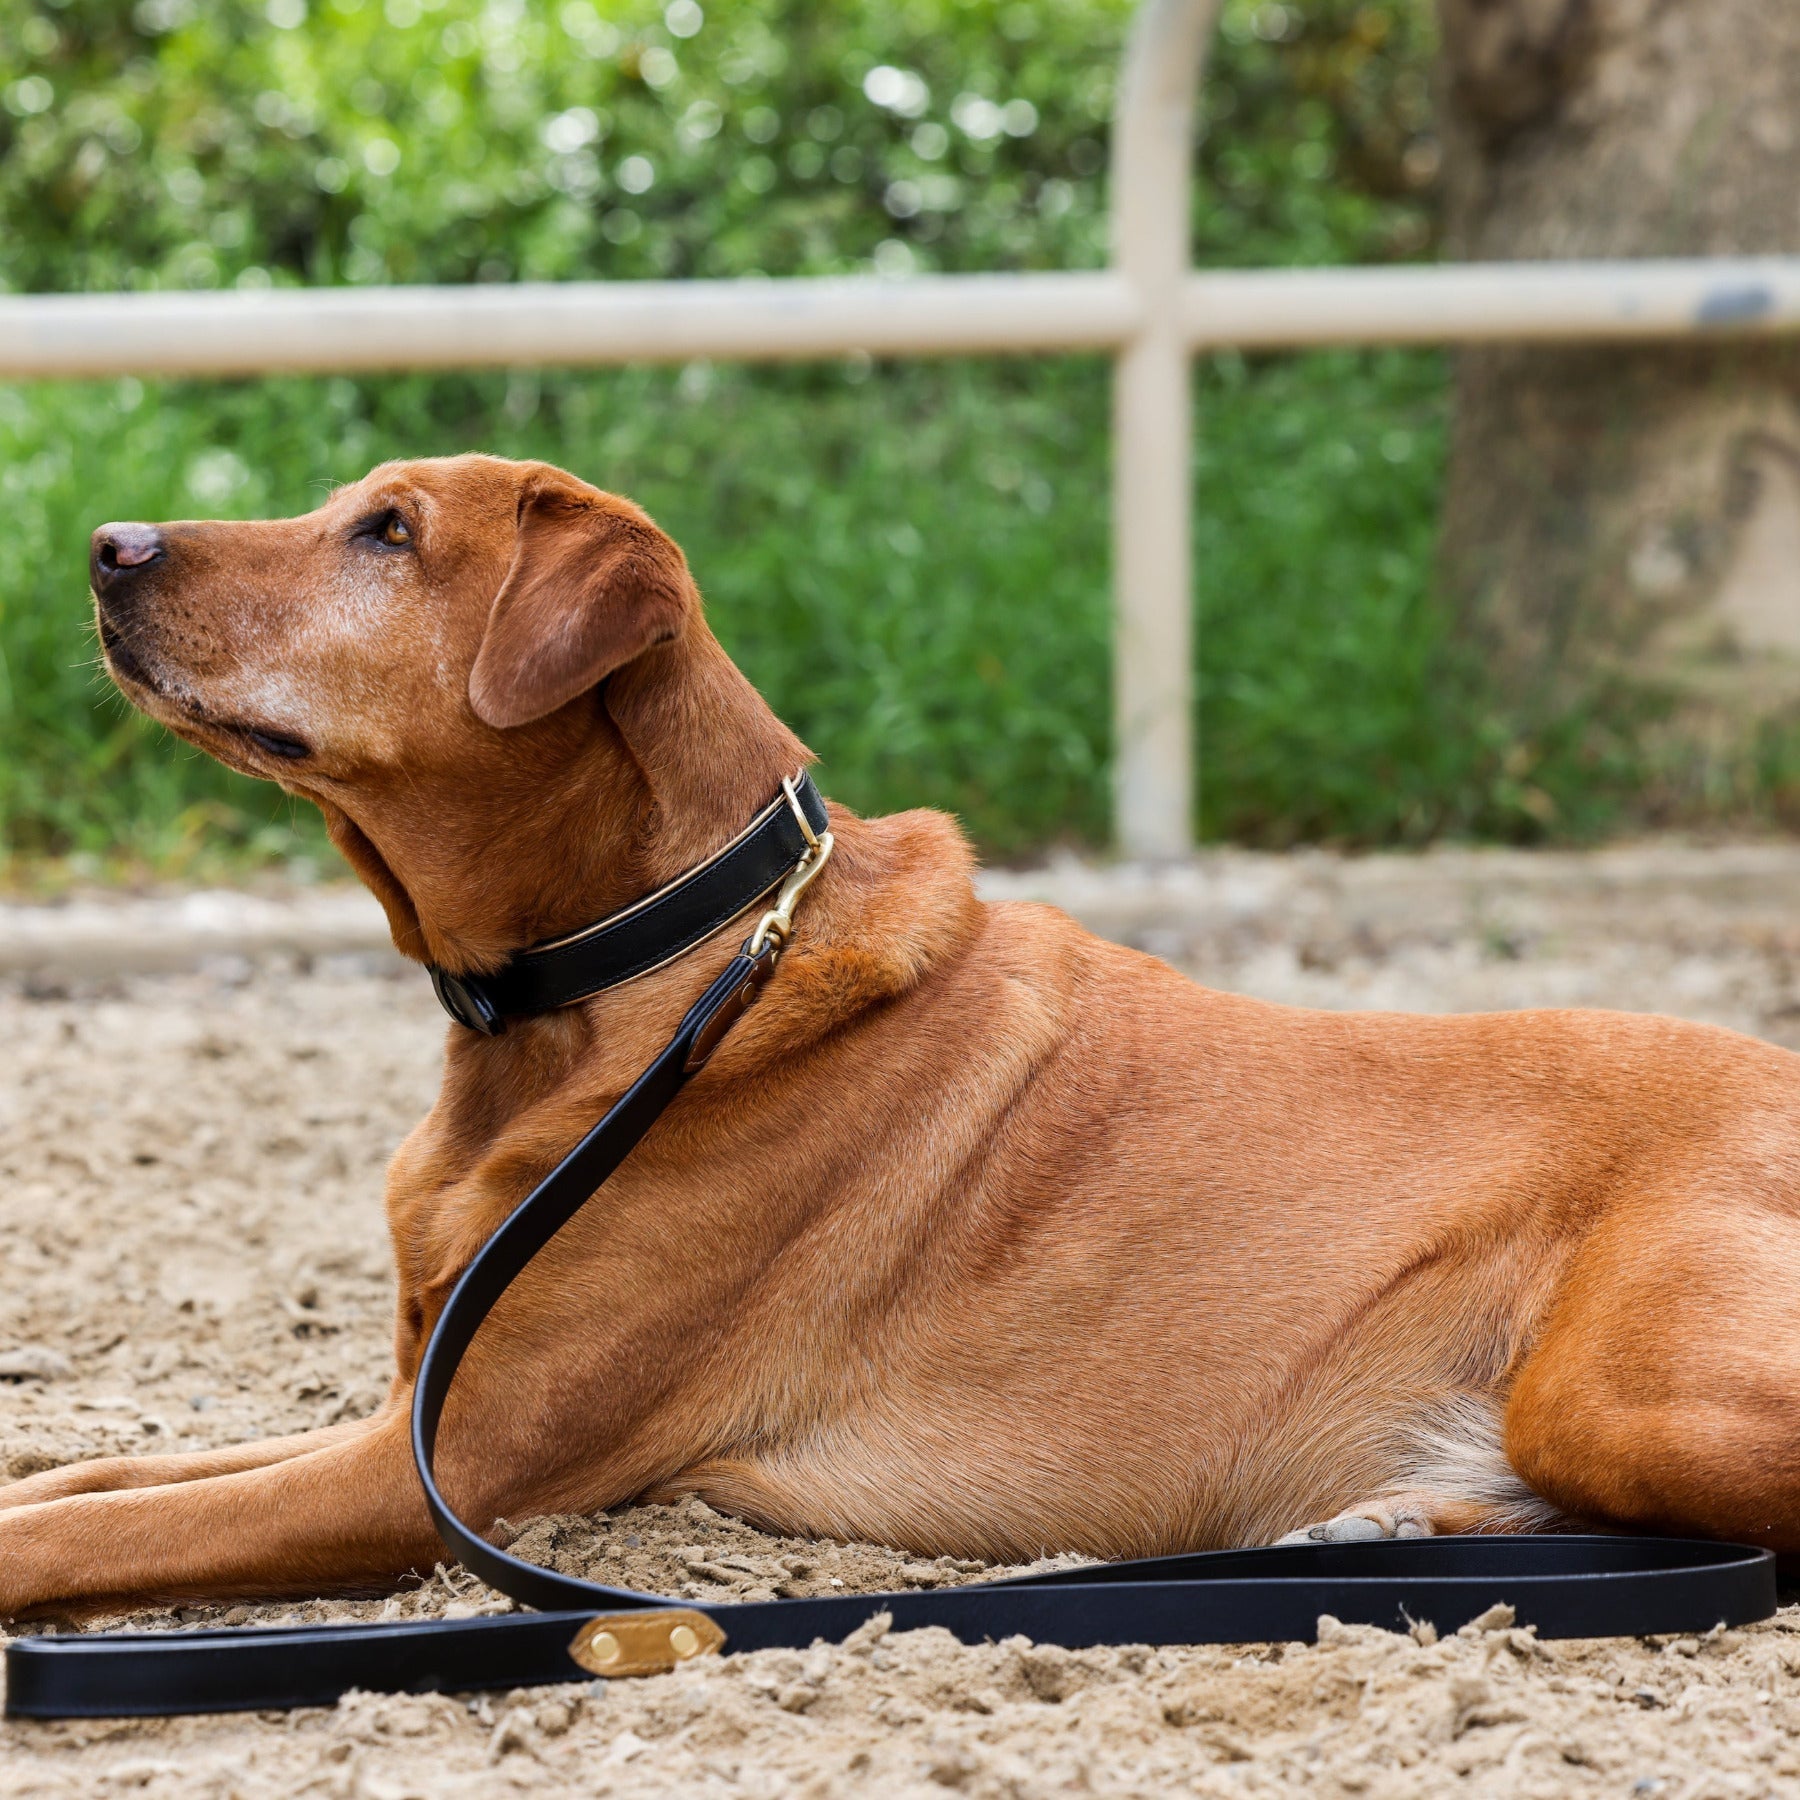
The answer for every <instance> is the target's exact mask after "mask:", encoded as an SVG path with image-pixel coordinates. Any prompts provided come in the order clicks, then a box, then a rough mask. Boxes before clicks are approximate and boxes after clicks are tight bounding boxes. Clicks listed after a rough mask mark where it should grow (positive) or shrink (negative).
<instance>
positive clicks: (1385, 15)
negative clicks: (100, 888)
mask: <svg viewBox="0 0 1800 1800" xmlns="http://www.w3.org/2000/svg"><path fill="white" fill-rule="evenodd" d="M1129 15H1130V8H1129V6H1128V5H1127V4H1125V3H1124V0H887V3H883V4H872V3H867V0H830V3H829V4H827V3H826V0H807V3H805V4H800V3H796V0H668V4H667V5H655V4H619V3H617V0H600V3H599V4H595V3H594V0H568V3H567V4H560V5H559V4H551V3H532V4H527V3H525V0H481V3H479V4H478V3H475V0H385V3H383V0H266V3H258V4H248V3H246V0H204V3H202V0H137V4H136V5H135V6H127V5H122V4H118V3H116V0H0V218H3V220H4V230H3V231H0V286H3V287H4V288H6V289H10V290H13V291H19V292H45V291H76V290H120V289H155V288H171V289H173V288H183V289H186V288H210V287H238V288H256V287H267V286H272V285H281V286H291V285H306V284H337V283H352V284H386V283H409V282H506V281H513V280H520V279H530V280H545V279H565V278H578V277H579V278H603V279H621V280H624V279H631V278H638V277H662V278H679V277H684V276H709V277H730V276H757V275H769V276H779V275H790V274H825V273H834V272H846V273H850V272H870V271H874V272H878V273H881V274H887V275H900V274H905V273H910V272H914V271H929V270H957V271H965V270H966V271H977V270H988V269H1056V268H1073V269H1081V268H1094V267H1099V266H1101V265H1102V264H1103V263H1104V262H1105V260H1106V199H1107V163H1108V131H1109V122H1110V114H1111V108H1112V104H1113V87H1114V81H1115V77H1116V73H1117V68H1118V61H1119V53H1120V48H1121V45H1122V43H1123V39H1124V35H1125V31H1126V28H1127V25H1128V22H1129ZM1796 95H1800V27H1796V26H1794V25H1793V24H1792V22H1791V21H1790V20H1789V19H1787V18H1785V17H1784V16H1783V11H1782V8H1781V6H1780V5H1779V4H1778V3H1776V0H1721V3H1720V4H1717V5H1713V6H1710V7H1707V8H1704V9H1703V8H1702V7H1701V6H1700V5H1699V4H1698V0H1670V3H1668V4H1665V5H1663V6H1661V7H1651V8H1645V7H1643V6H1641V5H1627V4H1626V3H1625V0H1589V3H1585V4H1584V3H1582V0H1533V3H1530V4H1527V3H1526V0H1441V4H1440V5H1438V6H1433V5H1432V4H1431V3H1430V0H1293V3H1291V4H1281V3H1276V0H1226V5H1225V7H1224V12H1223V21H1222V31H1221V34H1220V36H1219V38H1218V40H1217V42H1216V43H1215V45H1214V48H1213V54H1212V60H1211V64H1210V67H1209V70H1208V74H1207V77H1206V81H1205V86H1204V94H1203V101H1202V113H1203V118H1204V125H1203V128H1202V137H1201V142H1200V143H1199V146H1198V150H1197V156H1198V163H1197V167H1198V171H1199V178H1198V183H1197V190H1196V200H1195V210H1194V219H1193V233H1194V256H1195V261H1196V263H1197V264H1199V265H1201V266H1208V265H1211V266H1224V265H1264V264H1312V265H1318V264H1342V263H1371V262H1384V261H1387V262H1393V261H1428V260H1434V259H1437V258H1439V257H1447V256H1456V257H1482V258H1509V257H1543V256H1554V257H1566V256H1630V255H1644V254H1658V255H1685V254H1702V253H1716V252H1723V251H1746V252H1753V251H1764V250H1768V251H1778V250H1786V249H1791V248H1793V247H1794V245H1795V240H1796V239H1797V238H1800V211H1797V210H1796V201H1795V198H1794V195H1795V193H1796V192H1797V191H1800V187H1797V186H1796V184H1795V182H1794V180H1793V176H1794V173H1795V165H1796V159H1795V146H1796V137H1795V126H1794V124H1793V123H1792V120H1793V118H1794V117H1795V109H1794V106H1793V104H1792V103H1793V100H1794V98H1795V97H1796ZM1796 386H1797V383H1796V364H1795V359H1794V353H1793V352H1792V351H1791V350H1790V349H1789V348H1788V346H1787V345H1786V344H1785V343H1783V342H1777V341H1774V340H1763V341H1755V342H1749V341H1746V342H1739V343H1735V344H1716V345H1708V346H1705V347H1703V348H1696V347H1692V346H1689V347H1684V348H1671V347H1661V346H1658V347H1650V348H1637V349H1629V350H1627V349H1616V350H1615V349H1591V348H1590V349H1582V350H1555V349H1543V348H1538V349H1531V350H1524V349H1517V350H1512V349H1484V350H1478V351H1466V352H1463V353H1461V354H1460V355H1456V356H1452V355H1448V354H1445V353H1442V352H1438V351H1380V352H1360V351H1359V352H1336V351H1334V352H1330V353H1315V354H1305V355H1279V356H1273V355H1271V356H1261V355H1259V356H1254V357H1246V356H1243V355H1238V354H1225V355H1218V356H1214V357H1211V358H1208V359H1206V360H1205V361H1203V362H1202V363H1201V364H1200V365H1199V368H1198V371H1197V378H1196V393H1197V400H1198V443H1197V454H1196V458H1195V465H1194V469H1193V481H1194V486H1195V496H1196V498H1195V510H1196V539H1195V564H1196V582H1195V594H1194V601H1195V606H1196V609H1197V617H1198V621H1199V630H1198V640H1199V647H1200V651H1199V659H1198V694H1199V700H1198V736H1199V744H1200V759H1201V769H1202V771H1203V773H1202V778H1201V784H1200V801H1199V817H1198V821H1197V824H1198V829H1199V831H1200V834H1201V835H1202V837H1203V838H1205V839H1209V840H1215V841H1216V840H1221V839H1224V840H1234V841H1238V842H1242V843H1248V844H1254V845H1264V846H1273V847H1282V846H1287V845H1291V844H1295V843H1301V842H1326V843H1333V844H1338V845H1343V846H1351V847H1362V846H1378V845H1408V844H1421V843H1425V842H1429V841H1432V840H1435V839H1441V838H1445V837H1451V838H1478V839H1489V840H1500V841H1509V842H1535V841H1541V840H1583V839H1592V838H1595V837H1598V836H1602V835H1604V834H1607V833H1613V832H1619V831H1624V830H1634V829H1639V828H1643V827H1645V826H1666V825H1671V824H1674V825H1682V826H1704V827H1717V826H1729V827H1731V828H1733V829H1743V828H1745V827H1754V828H1762V829H1771V828H1772V829H1782V828H1786V827H1787V826H1789V825H1790V824H1792V823H1794V822H1796V821H1800V678H1796V676H1795V675H1794V673H1793V671H1795V670H1800V422H1797V418H1796V410H1795V390H1796ZM1108 396H1109V364H1108V362H1107V360H1106V359H1105V358H1102V357H1063V358H1058V357H1043V356H1033V357H1029V358H1026V357H1021V358H1018V359H994V360H979V359H975V360H956V361H948V360H947V361H943V362H935V363H934V362H895V363H892V364H889V363H885V362H880V361H870V360H869V359H867V358H850V359H838V360H833V361H830V362H827V363H820V364H813V365H801V366H796V367H790V368H779V369H769V368H757V369H751V368H745V367H736V366H728V365H723V364H718V365H714V364H705V363H693V364H689V365H688V366H686V367H683V368H678V369H624V370H616V371H603V372H569V373H559V372H555V371H548V372H542V373H538V372H533V373H517V374H510V375H508V374H494V375H450V376H442V375H431V376H426V375H386V376H380V377H369V378H357V379H347V378H335V379H267V380H256V381H234V382H177V381H140V380H136V379H124V380H120V381H107V382H104V383H32V384H22V385H17V386H12V387H0V496H3V499H4V514H3V516H4V524H5V529H4V531H0V859H3V864H4V868H5V870H6V871H7V872H8V875H9V879H10V880H11V881H12V882H13V883H14V884H15V885H16V884H19V883H23V884H25V885H34V884H37V883H40V882H43V881H45V880H52V879H62V878H65V877H67V878H74V879H83V880H85V879H91V878H94V877H98V876H106V877H119V878H130V877H133V876H137V875H143V874H152V875H159V876H171V877H180V878H186V879H212V878H216V877H217V876H218V875H220V874H222V873H234V874H241V873H244V872H249V871H253V870H254V869H255V868H256V867H258V866H265V865H278V866H283V867H285V868H286V869H287V870H288V871H289V872H290V873H292V874H295V875H298V876H301V877H305V876H306V875H308V874H309V873H311V872H315V871H318V870H320V869H324V868H328V867H329V859H330V852H329V850H328V849H327V847H326V846H325V845H324V842H323V837H322V833H320V832H319V831H318V830H317V828H316V826H315V824H314V822H313V821H312V819H311V818H310V817H309V816H302V814H301V812H300V811H299V810H298V809H296V808H293V807H291V806H290V805H289V804H288V803H287V802H286V801H285V800H283V799H282V797H281V796H280V795H279V794H278V793H277V792H276V791H275V790H273V789H272V788H266V787H259V786H256V785H254V784H251V783H248V782H245V781H242V780H239V779H238V778H236V777H233V776H230V775H228V774H226V773H225V772H224V771H222V770H220V769H218V768H216V767H215V766H213V765H212V764H210V763H208V762H206V761H204V760H202V759H201V758H200V757H199V756H198V755H197V754H196V753H194V752H192V751H190V750H187V749H186V748H184V747H182V746H180V745H178V744H175V743H173V742H172V741H171V740H169V739H168V738H167V737H166V736H165V735H164V734H163V733H161V732H159V731H158V730H157V729H155V728H154V727H152V726H150V725H148V724H147V723H146V722H144V721H143V720H141V719H139V718H138V717H137V716H136V715H135V714H132V713H130V712H129V711H128V710H127V709H126V708H125V707H124V706H123V704H122V703H121V702H119V701H118V700H117V698H116V697H115V696H113V695H112V693H111V691H110V689H109V686H108V684H107V683H106V682H105V680H104V678H103V676H102V675H101V674H100V672H99V670H98V668H97V665H96V661H95V652H94V646H93V643H92V638H91V631H90V627H89V623H88V614H87V607H86V593H85V586H86V582H85V549H86V538H87V534H88V532H89V530H90V529H91V528H92V527H93V526H94V525H95V524H97V523H99V522H100V521H102V520H105V519H109V518H151V519H158V518H172V517H180V516H191V515H195V514H200V515H207V516H254V515H259V514H268V513H292V512H299V511H304V510H306V509H308V508H309V507H311V506H312V505H315V504H316V503H317V502H318V500H319V499H320V498H321V497H322V495H323V494H324V492H325V491H326V490H327V488H328V487H329V485H330V484H331V483H332V482H335V481H341V480H345V479H350V478H354V477H355V476H357V475H360V474H361V473H363V472H364V471H365V470H366V469H367V468H368V467H369V466H370V465H371V464H372V463H374V462H376V461H378V460H380V459H382V458H384V457H389V456H414V455H432V454H441V453H450V452H455V451H460V450H467V449H484V450H489V451H494V452H498V453H501V454H506V455H516V456H533V457H544V458H548V459H550V460H552V461H555V462H558V463H561V464H564V465H566V466H567V467H569V468H571V469H573V470H575V471H576V472H578V473H579V474H581V475H583V476H585V477H587V478H589V479H591V480H594V481H596V482H598V483H600V484H601V485H603V486H607V487H611V488H615V489H618V490H620V491H622V492H625V493H628V494H630V495H632V496H633V497H634V498H636V499H638V500H640V501H641V502H642V503H643V504H644V505H646V506H647V507H648V508H649V509H650V511H651V512H652V513H653V514H654V515H655V516H656V517H657V519H658V520H659V521H660V522H661V523H662V524H663V525H664V526H665V528H667V529H668V530H669V531H670V532H671V533H673V535H674V536H675V537H676V538H677V539H679V540H680V541H681V543H682V544H683V545H684V547H685V548H686V550H687V552H688V555H689V558H690V560H691V562H692V564H693V567H694V570H695V573H696V575H697V577H698V579H699V581H700V583H701V586H702V589H703V591H704V593H705V595H706V598H707V603H708V607H709V610H710V614H711V618H712V622H713V624H714V627H715V629H716V630H717V631H718V633H719V635H720V637H721V638H722V640H723V641H724V643H725V645H726V647H727V648H728V649H729V650H730V651H731V652H732V654H733V655H734V656H735V657H736V658H737V660H738V661H739V662H740V663H741V664H742V666H743V667H744V669H745V670H746V671H747V673H748V674H749V675H750V677H751V679H752V680H753V681H755V682H756V683H757V684H758V686H759V687H760V688H761V689H762V690H763V692H764V693H765V694H766V695H767V696H768V698H769V699H770V701H771V702H772V704H773V705H774V706H775V707H776V709H777V710H778V711H779V712H781V713H782V715H783V716H784V717H785V718H787V719H788V720H789V721H790V722H791V723H792V724H793V725H794V726H795V728H796V729H797V730H798V731H799V732H800V733H801V735H802V736H803V737H804V738H805V739H806V740H807V741H808V742H809V743H810V744H811V745H812V747H813V748H814V749H815V750H816V751H818V752H819V753H820V755H821V756H822V758H823V760H824V770H823V779H824V783H825V785H826V787H827V788H828V789H829V790H830V791H831V792H832V793H833V794H834V795H836V796H837V797H839V798H841V799H842V800H844V801H846V802H847V803H849V804H850V805H852V806H855V807H857V808H858V809H861V810H865V811H880V810H889V809H894V808H898V807H901V806H906V805H914V804H928V805H935V806H941V807H946V808H948V809H950V810H952V811H954V812H956V813H957V814H959V815H960V816H961V817H962V819H963V820H964V822H965V823H966V825H967V826H968V828H969V830H970V832H971V833H972V835H973V836H974V837H975V838H976V840H977V841H978V843H979V845H980V846H981V848H982V850H983V852H984V853H985V854H986V855H987V856H988V857H990V858H991V859H994V860H1018V859H1024V858H1029V857H1033V856H1036V855H1040V854H1042V853H1043V852H1044V851H1045V850H1047V849H1050V848H1054V847H1057V846H1071V847H1075V848H1093V849H1098V848H1102V847H1103V846H1104V845H1105V842H1106V837H1107V830H1108V788H1107V771H1108V756H1109V742H1108V734H1109V729H1110V726H1109V717H1108V714H1109V705H1110V702H1109V688H1108V654H1109V650H1108V645H1109V608H1110V600H1109V592H1108V579H1109V576H1108V567H1107V512H1108V491H1107V483H1108V467H1107V462H1108V447H1107V417H1108V405H1109V398H1108Z"/></svg>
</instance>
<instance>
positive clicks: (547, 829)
mask: <svg viewBox="0 0 1800 1800" xmlns="http://www.w3.org/2000/svg"><path fill="white" fill-rule="evenodd" d="M507 739H508V741H507V744H506V746H505V750H506V754H505V756H504V758H502V759H497V763H496V766H495V768H493V769H492V770H490V771H487V772H486V776H485V779H483V780H481V781H480V782H474V781H471V780H470V779H469V778H468V776H467V775H466V774H465V773H462V772H459V774H458V777H457V780H456V784H455V786H454V788H443V789H440V788H439V787H438V785H437V784H435V783H433V782H431V781H430V780H429V779H420V778H415V779H413V780H411V781H409V783H408V784H407V787H406V788H404V789H396V790H395V791H394V792H393V794H392V795H390V796H387V797H386V803H385V804H384V805H380V806H377V807H375V808H371V809H370V812H369V816H368V821H367V823H364V822H362V821H359V820H356V819H353V818H351V816H350V815H349V813H348V812H346V811H344V810H343V809H341V808H338V807H335V806H332V805H330V804H324V805H323V810H324V812H325V816H326V823H327V826H328V828H329V829H330V831H331V835H332V838H333V840H334V841H335V842H336V843H337V845H338V848H339V849H340V850H341V851H343V853H344V855H345V856H346V858H347V859H348V860H349V862H350V863H351V865H352V867H354V868H355V870H356V872H357V873H358V874H359V875H360V876H361V877H362V879H363V880H364V881H365V882H366V883H367V884H368V886H369V887H370V888H371V889H372V890H373V891H374V893H375V895H376V897H377V898H378V899H379V900H380V901H381V902H382V905H383V906H384V907H385V908H386V910H387V913H388V919H389V923H390V925H391V927H392V929H393V934H394V942H395V944H396V945H397V947H398V948H399V949H400V950H401V951H402V952H403V953H404V954H406V955H408V956H411V957H414V958H416V959H417V960H419V961H423V962H432V963H437V964H439V965H441V966H443V967H445V968H447V969H450V970H453V971H456V972H462V971H465V970H470V969H483V968H493V967H495V966H497V965H498V964H500V963H501V962H504V961H505V959H506V958H507V957H508V956H510V955H512V954H513V953H514V952H516V951H518V950H521V949H524V948H525V947H526V946H527V945H529V944H532V943H537V942H541V941H542V940H544V939H546V938H551V937H556V936H560V935H562V934H563V933H566V932H570V931H575V930H579V929H580V928H581V927H583V926H586V925H589V924H592V923H593V922H594V921H595V920H596V919H599V918H602V917H604V916H605V915H606V914H607V913H609V912H613V911H616V910H617V909H618V908H619V907H621V906H624V905H628V904H629V903H630V902H632V901H633V900H636V899H639V898H641V897H642V896H643V895H644V894H647V893H650V892H652V891H654V890H655V889H657V888H659V887H661V886H663V885H664V884H665V883H666V882H668V881H671V880H673V879H674V878H675V877H676V876H677V875H679V874H681V873H682V872H683V871H684V870H686V869H689V868H692V867H693V866H694V865H696V864H698V863H700V862H703V861H704V860H705V859H706V858H707V857H709V856H711V855H713V854H714V853H715V852H716V851H718V850H720V849H721V848H723V847H724V845H725V844H727V843H728V842H729V841H730V840H731V839H732V838H733V837H734V836H736V835H737V833H738V832H739V831H741V830H742V829H743V827H744V825H745V824H746V823H747V822H748V821H749V820H750V818H751V817H752V816H753V815H754V814H755V813H756V812H757V811H758V810H759V809H760V808H761V807H763V806H765V805H767V803H768V802H769V800H770V799H771V797H772V796H774V795H775V794H776V793H777V792H778V791H779V788H780V784H781V779H782V777H783V776H784V775H792V774H793V773H794V772H795V770H796V769H798V768H799V767H801V766H802V765H803V764H804V763H805V762H806V761H807V760H808V752H807V750H806V747H805V746H804V745H803V744H802V743H801V742H800V740H799V739H798V738H796V737H795V736H794V734H793V733H792V732H791V731H789V730H788V729H787V727H786V726H784V725H783V724H782V723H781V721H780V720H779V719H777V718H776V717H775V715H774V713H773V712H771V711H770V709H769V707H768V706H767V704H766V703H765V702H764V701H763V699H762V697H761V696H760V695H759V694H758V693H757V692H756V690H755V689H754V688H753V687H751V685H750V683H749V682H748V681H747V680H746V679H745V678H744V676H743V675H742V674H741V673H740V672H739V671H738V669H737V668H736V666H735V665H734V664H733V663H732V662H731V660H730V658H729V657H727V656H726V654H725V652H724V651H723V649H721V648H720V646H719V644H718V642H717V640H716V639H714V638H713V636H712V634H711V632H710V631H708V630H707V629H706V627H705V626H704V624H698V623H697V624H696V625H695V626H694V627H693V628H692V629H690V630H689V631H687V632H685V633H684V634H683V635H682V637H681V638H680V639H678V640H676V641H675V642H673V643H670V644H665V645H662V646H659V647H658V648H657V649H654V650H651V651H649V652H647V653H646V654H645V655H643V656H641V657H639V658H638V659H637V660H636V661H635V662H633V663H631V664H630V665H628V666H627V667H626V668H624V669H621V670H619V671H618V673H617V674H615V675H614V676H613V677H612V678H611V679H610V680H609V681H608V682H607V683H606V684H605V686H604V688H603V689H601V690H599V691H597V692H595V693H592V694H589V695H585V696H583V697H582V698H581V699H579V700H577V701H574V702H572V703H571V704H570V705H569V706H567V707H564V708H563V709H562V710H561V712H560V713H558V714H557V715H556V716H554V717H553V718H551V719H547V720H543V721H540V722H539V723H538V724H536V725H532V726H527V727H524V728H522V729H521V730H519V731H517V732H510V733H508V734H507ZM421 815H423V816H421Z"/></svg>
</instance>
